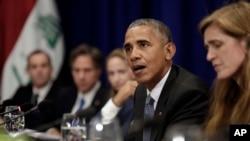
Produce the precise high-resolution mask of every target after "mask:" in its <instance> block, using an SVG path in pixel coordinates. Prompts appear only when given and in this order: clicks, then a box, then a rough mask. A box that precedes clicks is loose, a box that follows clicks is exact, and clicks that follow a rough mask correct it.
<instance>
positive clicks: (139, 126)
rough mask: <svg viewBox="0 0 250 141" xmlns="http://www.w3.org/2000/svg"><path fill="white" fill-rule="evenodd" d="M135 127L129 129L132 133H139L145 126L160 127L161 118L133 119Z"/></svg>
mask: <svg viewBox="0 0 250 141" xmlns="http://www.w3.org/2000/svg"><path fill="white" fill-rule="evenodd" d="M132 124H133V126H132V127H133V128H130V129H129V133H128V134H130V135H133V134H138V133H139V132H140V131H143V129H145V128H159V127H160V126H161V125H162V122H161V120H159V119H157V118H155V119H150V120H146V121H144V120H134V121H133V123H132Z"/></svg>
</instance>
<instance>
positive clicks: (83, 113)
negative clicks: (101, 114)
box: [35, 106, 97, 131]
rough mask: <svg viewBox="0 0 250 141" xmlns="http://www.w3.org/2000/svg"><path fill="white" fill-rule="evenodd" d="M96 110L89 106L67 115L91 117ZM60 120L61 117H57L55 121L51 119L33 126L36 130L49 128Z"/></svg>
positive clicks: (59, 122)
mask: <svg viewBox="0 0 250 141" xmlns="http://www.w3.org/2000/svg"><path fill="white" fill-rule="evenodd" d="M96 112H97V109H96V108H95V107H92V106H91V107H89V108H87V109H84V110H82V111H80V112H78V113H76V114H75V115H72V116H71V117H68V119H73V118H74V117H76V116H78V117H79V118H89V117H92V116H94V115H95V114H96ZM61 122H62V118H59V119H57V120H55V121H52V122H50V123H47V124H44V125H41V126H39V127H37V128H35V130H36V131H43V130H45V129H48V128H51V127H54V126H56V125H59V124H61Z"/></svg>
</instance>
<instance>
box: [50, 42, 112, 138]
mask: <svg viewBox="0 0 250 141" xmlns="http://www.w3.org/2000/svg"><path fill="white" fill-rule="evenodd" d="M102 60H103V58H102V54H101V52H100V51H99V50H98V49H97V48H95V47H92V46H89V45H86V44H83V45H80V46H79V47H77V48H75V49H74V50H73V51H72V52H71V54H70V66H71V74H72V76H73V80H74V83H75V85H74V86H71V87H68V88H64V89H62V90H61V91H60V92H59V94H58V96H59V97H58V98H57V101H56V106H55V119H59V118H62V116H63V114H64V113H73V114H75V113H77V112H79V111H81V110H83V109H86V108H88V107H91V106H92V107H95V109H97V110H96V113H98V112H99V111H100V109H101V108H102V107H103V105H104V104H105V103H106V101H107V100H108V98H109V94H108V89H107V88H106V87H104V86H103V85H102V84H101V82H100V80H99V79H100V76H101V72H102ZM93 116H94V115H93ZM90 118H91V117H89V119H87V121H89V120H90ZM57 128H58V127H57ZM48 132H49V133H51V134H59V132H58V130H57V129H56V128H51V129H50V130H49V131H48Z"/></svg>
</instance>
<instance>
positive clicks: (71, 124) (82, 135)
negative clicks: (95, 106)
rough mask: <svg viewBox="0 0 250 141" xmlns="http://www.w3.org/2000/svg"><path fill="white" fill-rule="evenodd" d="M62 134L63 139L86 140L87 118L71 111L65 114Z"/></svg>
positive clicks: (67, 140) (72, 140)
mask: <svg viewBox="0 0 250 141" xmlns="http://www.w3.org/2000/svg"><path fill="white" fill-rule="evenodd" d="M61 134H62V140H63V141H85V140H86V138H87V129H86V124H85V119H84V118H80V117H78V116H75V115H73V114H70V113H66V114H64V115H63V119H62V123H61Z"/></svg>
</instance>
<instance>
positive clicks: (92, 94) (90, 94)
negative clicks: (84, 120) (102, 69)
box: [77, 81, 101, 108]
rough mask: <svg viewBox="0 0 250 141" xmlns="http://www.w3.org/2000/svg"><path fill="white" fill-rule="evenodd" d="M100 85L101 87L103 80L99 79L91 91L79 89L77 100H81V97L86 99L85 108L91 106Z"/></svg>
mask: <svg viewBox="0 0 250 141" xmlns="http://www.w3.org/2000/svg"><path fill="white" fill-rule="evenodd" d="M100 87H101V82H100V81H98V82H97V83H96V84H95V85H94V87H93V88H92V89H91V90H90V91H88V92H86V93H82V92H80V91H78V95H77V101H81V99H84V102H85V104H84V106H83V108H86V107H88V106H90V104H91V103H92V101H93V99H94V97H95V95H96V93H97V91H98V90H99V88H100Z"/></svg>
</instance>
